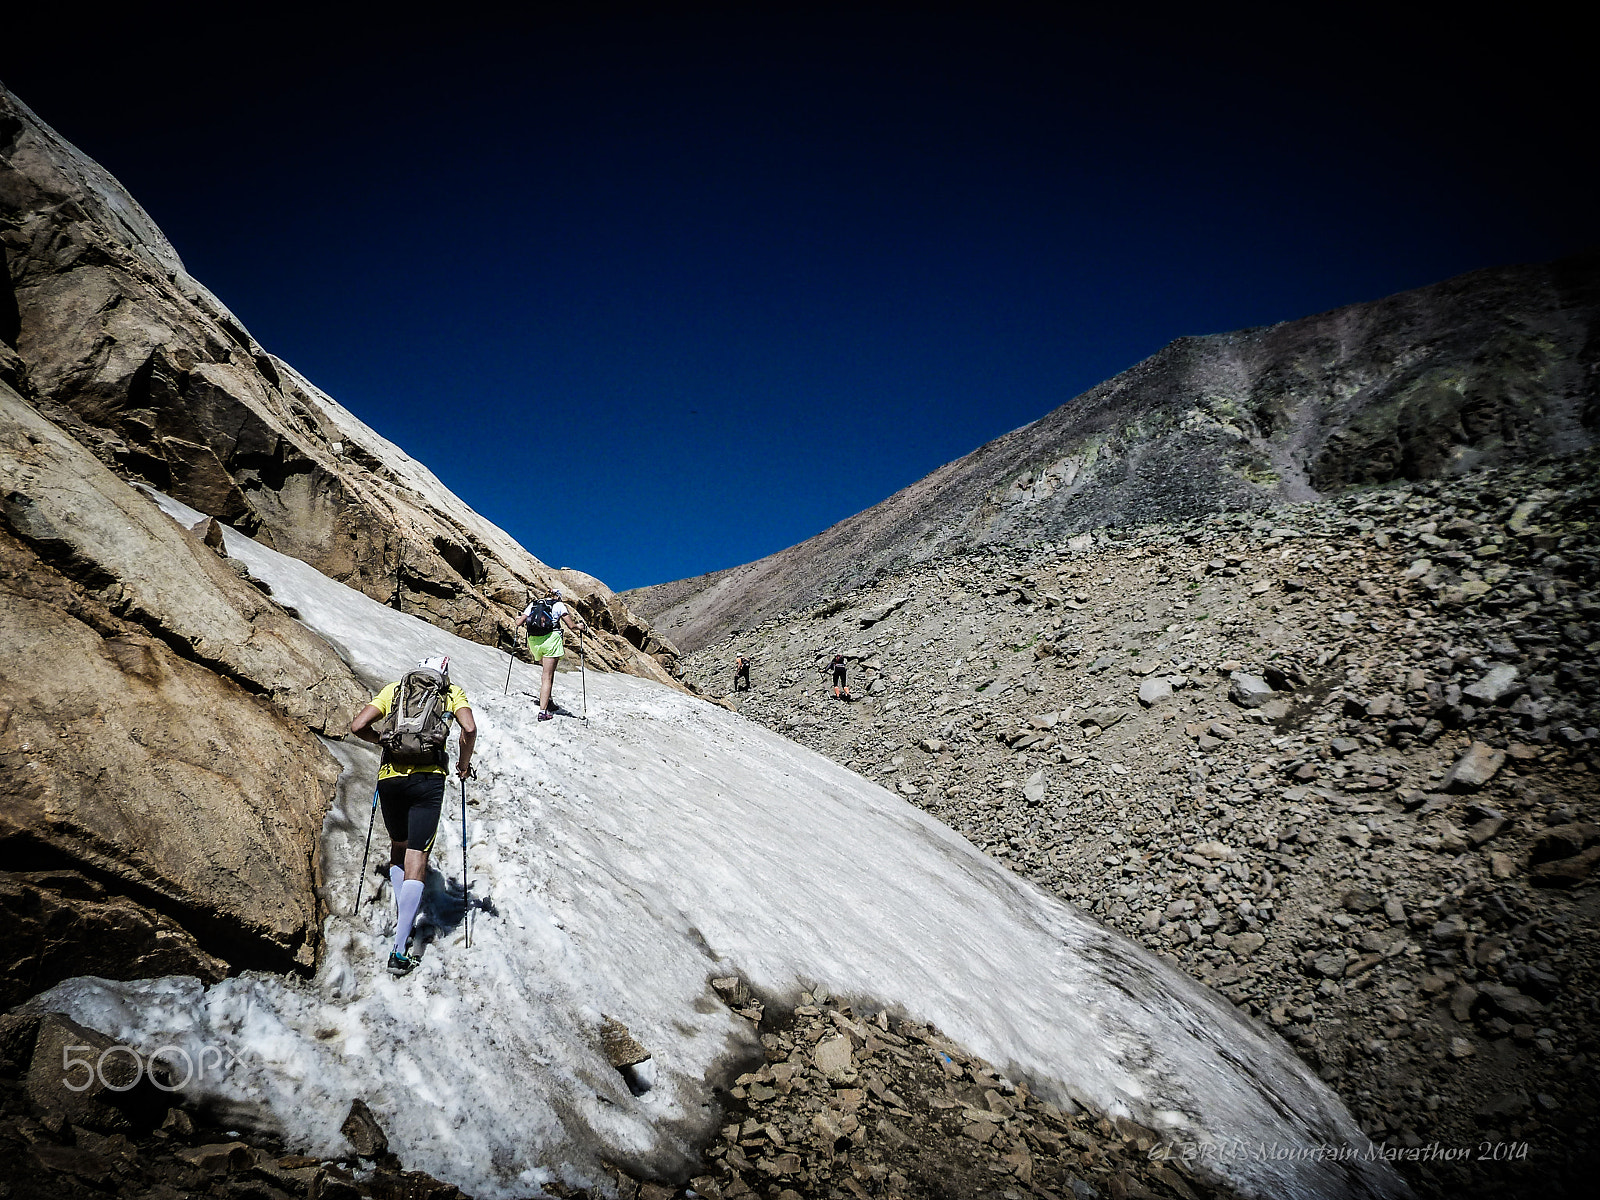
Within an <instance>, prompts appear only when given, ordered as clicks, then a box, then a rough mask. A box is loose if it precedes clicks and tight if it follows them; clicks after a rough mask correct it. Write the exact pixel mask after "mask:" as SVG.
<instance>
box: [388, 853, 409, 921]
mask: <svg viewBox="0 0 1600 1200" xmlns="http://www.w3.org/2000/svg"><path fill="white" fill-rule="evenodd" d="M405 879H406V873H405V870H404V869H403V868H401V867H397V866H395V865H394V864H393V863H390V864H389V888H390V890H391V891H393V892H394V915H395V919H396V920H399V918H400V885H401V884H402V883H404V882H405Z"/></svg>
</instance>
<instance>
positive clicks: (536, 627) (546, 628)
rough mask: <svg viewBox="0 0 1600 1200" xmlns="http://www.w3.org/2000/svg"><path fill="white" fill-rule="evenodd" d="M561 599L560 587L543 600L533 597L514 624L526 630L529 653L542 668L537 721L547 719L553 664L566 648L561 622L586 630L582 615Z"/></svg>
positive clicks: (553, 674) (552, 683) (569, 626)
mask: <svg viewBox="0 0 1600 1200" xmlns="http://www.w3.org/2000/svg"><path fill="white" fill-rule="evenodd" d="M574 621H575V614H574V613H573V612H572V610H571V609H569V608H568V607H567V606H566V605H565V604H563V603H562V602H561V591H560V589H559V588H551V589H550V594H549V595H548V596H547V597H545V598H544V599H543V600H535V601H534V602H533V603H532V604H530V605H528V607H527V608H525V609H523V610H522V615H521V616H520V617H518V618H517V624H518V625H521V626H523V627H524V628H526V629H527V631H528V656H529V657H530V658H532V659H533V661H534V662H535V663H538V664H539V665H541V666H542V667H543V668H544V677H543V678H542V679H541V680H540V681H539V720H541V721H548V720H549V719H550V709H551V708H552V707H553V706H552V704H551V703H550V692H551V689H552V688H554V687H555V682H556V663H557V661H558V660H559V659H560V658H561V656H562V654H563V653H565V651H564V650H563V649H562V638H561V625H562V622H566V626H567V628H568V629H571V630H572V631H573V632H574V633H579V632H585V633H586V632H588V629H589V626H588V625H587V624H586V623H585V622H584V620H583V619H582V618H581V617H576V623H574Z"/></svg>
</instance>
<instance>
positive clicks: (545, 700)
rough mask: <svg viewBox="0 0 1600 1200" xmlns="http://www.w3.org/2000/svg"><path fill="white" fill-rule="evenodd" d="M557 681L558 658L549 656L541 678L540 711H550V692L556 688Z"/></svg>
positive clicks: (545, 661)
mask: <svg viewBox="0 0 1600 1200" xmlns="http://www.w3.org/2000/svg"><path fill="white" fill-rule="evenodd" d="M555 683H556V660H555V659H554V658H547V659H545V660H544V676H543V678H541V679H540V680H539V711H540V712H549V711H550V693H551V692H552V691H554V690H555Z"/></svg>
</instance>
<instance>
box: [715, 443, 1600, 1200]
mask: <svg viewBox="0 0 1600 1200" xmlns="http://www.w3.org/2000/svg"><path fill="white" fill-rule="evenodd" d="M1597 466H1600V459H1597V458H1596V457H1595V456H1589V457H1587V458H1582V459H1575V460H1566V461H1564V462H1556V463H1551V464H1544V465H1540V466H1536V467H1530V468H1523V469H1518V470H1512V471H1502V472H1484V473H1479V474H1474V475H1471V476H1466V477H1463V478H1461V479H1459V480H1456V481H1454V482H1451V483H1447V484H1437V483H1423V484H1416V485H1410V486H1405V487H1398V488H1386V489H1376V490H1361V491H1356V492H1350V493H1345V494H1343V495H1341V496H1340V497H1339V498H1337V499H1332V500H1324V501H1318V502H1316V503H1312V504H1304V505H1295V506H1288V507H1282V508H1277V509H1273V510H1271V511H1270V512H1261V513H1225V514H1216V515H1213V516H1210V517H1206V518H1200V519H1195V520H1191V521H1185V522H1182V523H1176V524H1168V525H1155V526H1146V527H1141V528H1136V529H1111V530H1098V531H1095V532H1094V533H1092V534H1085V535H1082V536H1079V537H1075V538H1073V539H1072V541H1071V542H1069V543H1067V544H1065V545H1050V544H1046V545H1039V546H1032V547H1026V548H1019V549H1012V550H1006V551H1003V552H1000V553H982V554H972V555H965V556H961V557H956V558H947V559H942V560H939V561H937V562H934V563H931V564H927V565H924V566H922V567H919V568H917V569H915V570H912V571H909V572H907V573H904V574H901V575H897V576H892V577H888V578H885V579H883V580H881V581H879V582H878V583H876V584H875V585H873V586H871V587H869V588H864V589H861V590H858V591H856V592H852V593H849V594H847V595H843V596H840V597H837V598H835V599H833V600H832V601H830V602H828V603H824V604H822V605H820V606H818V607H816V608H813V609H811V610H809V611H806V612H801V613H791V614H787V615H786V616H785V617H783V618H781V619H777V620H772V621H768V622H765V623H763V624H762V625H761V626H759V627H758V628H755V629H751V630H746V631H742V632H741V633H739V634H738V635H735V636H734V637H732V638H730V639H728V640H726V641H724V642H721V643H718V644H716V645H713V646H710V647H707V648H706V649H704V650H702V651H700V652H698V653H696V654H694V655H691V656H689V657H688V658H687V659H686V660H685V663H686V669H687V677H688V678H689V679H691V680H692V681H693V682H694V684H695V685H696V686H698V687H699V688H701V690H702V691H705V692H707V693H711V694H714V695H718V696H722V697H724V700H725V702H726V703H729V704H732V705H734V706H736V707H737V708H739V709H740V710H741V711H742V712H743V713H744V714H745V715H747V716H748V717H749V718H750V719H752V720H756V721H760V722H763V723H765V724H767V725H769V726H771V727H772V728H775V729H779V730H782V731H783V732H785V733H786V734H787V735H788V736H789V737H791V738H793V739H795V740H796V741H799V742H802V743H804V744H805V745H807V746H810V747H812V748H814V749H816V750H819V751H821V752H822V753H825V754H828V755H829V756H831V757H833V758H834V759H836V760H837V761H839V762H841V763H844V764H846V765H848V766H850V767H851V768H853V769H855V770H857V771H860V772H862V773H863V774H866V775H869V776H871V777H873V778H875V779H877V780H879V781H880V782H882V783H883V784H884V786H886V787H890V788H893V789H895V790H897V791H898V792H899V793H900V794H902V795H903V796H904V797H905V798H906V799H907V800H908V801H910V802H911V803H914V804H917V805H919V806H920V807H922V808H924V809H925V810H927V811H928V812H930V813H932V814H934V815H936V816H938V817H939V818H940V819H942V820H944V821H945V822H947V823H948V824H950V825H951V826H953V827H954V828H956V829H958V830H959V831H961V832H962V833H963V834H965V835H966V836H967V837H968V838H970V839H971V840H972V841H974V842H975V843H977V844H978V845H980V846H982V847H983V848H984V849H986V850H987V851H988V853H990V854H992V855H994V856H995V857H996V858H998V859H1000V860H1001V861H1003V862H1005V863H1007V864H1008V865H1010V866H1011V867H1012V868H1013V869H1014V870H1016V871H1018V872H1020V873H1023V874H1025V875H1027V876H1028V877H1029V878H1031V879H1033V880H1034V881H1036V882H1037V883H1038V884H1039V885H1040V886H1042V887H1044V888H1047V889H1048V890H1050V891H1052V892H1054V893H1056V894H1057V895H1059V896H1062V897H1063V898H1066V899H1068V900H1071V901H1073V902H1074V903H1076V904H1078V905H1080V906H1082V907H1083V908H1085V909H1087V910H1090V911H1092V912H1093V913H1094V914H1095V915H1096V916H1097V917H1099V918H1100V919H1101V920H1103V921H1104V922H1106V923H1107V924H1108V925H1110V926H1112V927H1114V928H1116V929H1118V930H1120V931H1121V932H1123V933H1125V934H1126V935H1128V936H1129V937H1131V938H1134V939H1136V940H1138V941H1140V942H1142V943H1143V944H1145V945H1146V946H1149V947H1151V948H1152V949H1154V950H1156V951H1157V952H1159V953H1162V954H1164V955H1166V956H1168V957H1169V958H1170V959H1171V960H1172V961H1173V962H1175V963H1176V964H1178V965H1179V966H1180V967H1181V968H1182V969H1184V970H1186V971H1188V972H1190V973H1191V974H1193V975H1194V976H1196V977H1197V978H1199V979H1201V980H1202V981H1204V982H1205V983H1207V984H1208V985H1210V986H1211V987H1213V988H1216V989H1217V990H1218V991H1220V992H1221V993H1222V994H1223V995H1225V996H1226V997H1227V998H1228V999H1229V1000H1230V1001H1232V1002H1233V1003H1235V1004H1236V1005H1238V1006H1240V1007H1241V1008H1244V1009H1246V1010H1248V1011H1249V1012H1250V1013H1251V1014H1252V1015H1254V1016H1255V1017H1257V1018H1259V1019H1260V1020H1261V1021H1263V1022H1265V1023H1266V1024H1268V1025H1269V1026H1271V1027H1273V1028H1275V1029H1277V1030H1278V1031H1279V1032H1280V1034H1281V1035H1282V1036H1283V1037H1285V1038H1287V1039H1288V1040H1289V1041H1290V1042H1291V1044H1293V1045H1294V1047H1295V1048H1296V1049H1297V1051H1298V1052H1299V1053H1300V1054H1301V1055H1302V1057H1303V1058H1304V1059H1305V1060H1306V1061H1307V1062H1309V1063H1310V1064H1312V1065H1313V1066H1314V1067H1315V1068H1316V1069H1317V1070H1318V1071H1319V1073H1320V1074H1321V1075H1322V1077H1323V1078H1324V1079H1326V1080H1328V1081H1329V1082H1330V1083H1331V1084H1332V1085H1333V1086H1334V1087H1335V1088H1336V1089H1337V1090H1338V1091H1339V1092H1340V1094H1341V1095H1342V1096H1343V1097H1344V1099H1345V1101H1346V1103H1347V1104H1348V1105H1349V1107H1350V1109H1351V1111H1352V1112H1353V1113H1354V1114H1355V1115H1356V1116H1357V1118H1358V1119H1359V1120H1360V1122H1361V1123H1362V1126H1363V1128H1364V1129H1365V1130H1367V1131H1368V1132H1369V1133H1370V1134H1371V1136H1372V1137H1373V1138H1374V1139H1376V1140H1378V1141H1380V1142H1382V1143H1384V1144H1385V1145H1387V1146H1388V1147H1390V1148H1391V1150H1392V1152H1393V1153H1394V1155H1395V1157H1396V1162H1397V1165H1398V1166H1399V1168H1400V1169H1401V1171H1402V1172H1403V1173H1405V1174H1406V1176H1407V1177H1408V1179H1409V1180H1410V1181H1411V1182H1412V1184H1413V1186H1414V1187H1416V1188H1417V1190H1418V1191H1419V1192H1420V1193H1421V1194H1423V1195H1428V1196H1441V1195H1445V1194H1447V1193H1460V1192H1461V1191H1462V1190H1463V1189H1466V1191H1467V1194H1473V1195H1478V1194H1487V1193H1488V1192H1490V1191H1492V1192H1493V1193H1494V1194H1497V1195H1533V1194H1535V1193H1538V1194H1539V1195H1540V1196H1542V1197H1557V1196H1562V1195H1565V1194H1568V1193H1572V1194H1580V1193H1581V1194H1587V1188H1586V1187H1584V1186H1582V1183H1583V1181H1582V1180H1581V1178H1580V1177H1581V1175H1583V1174H1584V1173H1586V1172H1587V1171H1588V1170H1589V1169H1590V1168H1591V1167H1592V1166H1593V1165H1594V1160H1595V1154H1594V1150H1593V1145H1592V1144H1593V1140H1594V1135H1595V1132H1596V1130H1595V1117H1596V1111H1597V1107H1596V1084H1595V1079H1594V1061H1595V1054H1596V1046H1595V1044H1594V1033H1593V1028H1594V1020H1593V1018H1594V1015H1595V1005H1596V996H1597V993H1596V989H1595V971H1596V964H1597V955H1596V939H1595V934H1594V929H1595V921H1594V917H1595V911H1596V907H1597V892H1596V889H1595V886H1594V882H1593V877H1592V875H1591V872H1592V869H1593V867H1594V864H1595V861H1596V859H1600V825H1597V824H1595V823H1594V822H1595V821H1596V819H1597V818H1600V811H1597V808H1600V806H1597V804H1596V790H1597V787H1596V785H1597V783H1600V764H1597V762H1596V755H1595V750H1596V746H1597V744H1600V737H1597V731H1596V728H1595V727H1596V726H1597V725H1600V679H1597V674H1596V662H1597V658H1600V654H1597V652H1600V593H1597V592H1596V590H1595V588H1596V580H1597V574H1600V534H1597V528H1596V526H1595V524H1594V520H1595V515H1596V513H1597V511H1600V507H1597V505H1596V491H1597V489H1596V484H1595V481H1594V480H1595V468H1596V467H1597ZM835 653H843V654H845V655H846V657H847V659H848V661H849V663H850V686H851V691H852V696H853V699H852V701H851V702H850V703H849V704H845V703H840V702H836V701H834V700H833V698H832V689H831V676H829V675H828V674H827V672H826V667H827V664H828V662H829V661H830V660H831V658H832V657H833V655H834V654H835ZM739 654H744V655H746V656H748V657H749V658H750V659H752V660H753V663H754V667H753V672H752V675H753V683H754V686H753V688H752V690H751V691H749V692H744V691H740V692H738V693H733V694H731V693H729V691H728V689H729V688H730V687H731V684H732V679H733V662H734V659H735V657H736V656H737V655H739Z"/></svg>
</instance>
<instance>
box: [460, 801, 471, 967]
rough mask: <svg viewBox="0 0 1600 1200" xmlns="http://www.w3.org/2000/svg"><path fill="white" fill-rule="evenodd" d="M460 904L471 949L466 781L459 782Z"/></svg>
mask: <svg viewBox="0 0 1600 1200" xmlns="http://www.w3.org/2000/svg"><path fill="white" fill-rule="evenodd" d="M461 903H462V905H463V906H464V909H465V911H464V914H463V918H462V919H463V920H465V921H466V924H467V948H468V949H471V947H472V896H471V895H470V894H469V893H468V891H467V781H466V779H464V778H463V779H462V780H461Z"/></svg>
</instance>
